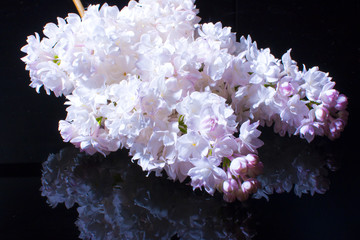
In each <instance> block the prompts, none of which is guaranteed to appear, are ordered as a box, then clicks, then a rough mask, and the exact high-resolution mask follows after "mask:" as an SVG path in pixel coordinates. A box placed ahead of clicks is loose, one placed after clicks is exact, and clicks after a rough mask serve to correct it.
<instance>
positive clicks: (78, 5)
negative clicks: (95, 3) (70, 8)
mask: <svg viewBox="0 0 360 240" xmlns="http://www.w3.org/2000/svg"><path fill="white" fill-rule="evenodd" d="M73 2H74V4H75V7H76V9H77V10H78V12H79V14H80V17H83V16H84V12H85V9H84V6H83V5H82V3H81V0H73Z"/></svg>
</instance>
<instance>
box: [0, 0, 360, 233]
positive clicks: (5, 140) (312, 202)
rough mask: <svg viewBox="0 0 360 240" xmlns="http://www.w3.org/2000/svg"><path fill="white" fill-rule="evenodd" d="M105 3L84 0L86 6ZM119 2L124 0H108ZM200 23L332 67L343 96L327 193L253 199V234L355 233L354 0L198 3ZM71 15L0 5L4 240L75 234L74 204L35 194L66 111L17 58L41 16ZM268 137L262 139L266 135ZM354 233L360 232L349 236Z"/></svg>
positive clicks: (30, 2) (62, 4) (36, 0)
mask: <svg viewBox="0 0 360 240" xmlns="http://www.w3.org/2000/svg"><path fill="white" fill-rule="evenodd" d="M97 3H100V4H102V3H104V1H99V2H97V1H83V4H84V6H87V5H88V4H97ZM108 3H109V5H114V4H117V5H118V6H119V8H121V7H122V6H124V5H125V4H127V2H126V1H108ZM196 4H197V7H198V8H199V9H200V17H202V19H203V20H202V22H209V21H212V22H217V21H222V22H223V25H224V26H231V27H232V28H233V31H235V32H237V33H238V37H240V36H241V35H245V36H246V35H248V34H250V35H251V37H252V39H253V40H255V41H256V42H257V43H258V47H259V48H267V47H269V48H270V49H271V52H272V54H273V55H275V57H277V58H280V57H281V56H282V54H283V53H285V52H286V51H287V50H288V49H289V48H292V52H291V56H292V58H293V59H294V60H296V61H297V62H298V64H299V66H301V65H302V64H305V65H306V66H307V67H312V66H319V67H320V70H322V71H324V72H330V76H332V77H333V79H334V81H336V83H337V84H336V89H337V90H339V91H340V92H341V93H344V94H345V95H347V96H348V98H349V109H348V110H349V112H350V117H349V123H348V126H347V127H346V129H345V131H344V132H343V134H342V136H341V138H340V139H338V140H336V141H334V142H331V141H328V144H329V146H330V147H331V148H333V149H334V151H335V152H336V156H337V158H338V159H337V160H338V161H339V163H340V165H341V167H340V169H339V170H338V171H337V172H335V173H332V174H330V176H329V178H330V180H331V186H330V190H329V191H328V192H327V193H326V194H324V195H318V194H315V195H314V196H303V197H302V198H298V197H296V196H295V195H294V194H293V193H292V192H291V193H289V194H275V195H272V196H271V198H270V201H269V202H266V201H265V200H255V201H252V204H253V205H254V207H255V208H256V209H257V214H258V223H257V227H256V230H257V232H258V234H257V236H256V237H255V239H352V238H351V237H352V236H354V234H357V232H358V228H359V227H360V218H359V216H360V215H359V214H360V211H359V209H360V208H359V204H358V202H359V198H358V195H359V192H360V191H359V183H360V178H359V175H360V174H359V170H360V168H359V167H360V164H359V156H358V148H359V147H358V145H359V144H358V143H359V140H358V134H359V131H358V127H357V125H356V124H357V122H358V121H357V119H358V112H359V105H358V104H359V101H358V95H359V94H358V91H359V90H358V89H359V88H358V87H359V84H358V81H359V80H360V79H359V73H360V72H359V67H360V60H359V45H358V44H359V38H358V36H357V35H358V34H359V30H360V28H359V27H360V25H359V18H358V16H359V14H360V10H359V9H360V7H359V5H360V4H359V1H349V0H343V1H334V2H333V1H325V0H319V1H316V0H314V1H309V2H307V1H300V0H292V1H263V0H261V1H236V0H217V1H216V0H211V1H210V0H199V1H197V3H196ZM69 12H76V9H75V7H74V5H73V3H72V1H71V0H62V1H60V0H59V1H45V0H23V1H19V0H13V1H7V2H6V3H2V5H1V8H0V30H1V44H0V59H1V64H0V73H1V75H0V76H1V88H0V89H1V90H0V111H1V117H0V139H1V140H0V141H1V142H0V239H30V238H32V239H76V238H77V236H78V234H79V233H78V230H77V228H76V226H75V225H74V221H75V220H76V218H77V212H76V210H75V209H70V210H66V209H65V207H63V206H62V205H61V206H58V207H57V208H55V209H51V208H50V207H49V206H48V205H47V204H46V199H44V198H42V197H41V196H40V192H39V188H40V176H41V162H43V161H44V160H46V158H47V156H48V155H49V153H56V152H58V151H59V150H60V149H61V148H63V147H65V146H68V145H67V144H65V143H63V142H62V139H61V137H60V135H59V133H58V130H57V127H58V121H59V120H60V119H64V118H65V116H66V111H65V107H64V105H63V103H64V99H63V98H55V97H54V96H53V95H51V96H47V95H46V94H45V92H44V91H43V90H42V91H41V94H37V93H36V92H35V90H34V89H32V88H30V87H29V86H28V85H29V83H30V80H29V76H28V72H26V71H25V69H24V68H25V65H24V63H22V62H21V60H20V58H21V57H22V56H24V54H23V53H21V52H20V48H21V47H22V46H24V45H25V44H26V37H27V36H28V35H32V34H34V32H39V33H41V32H42V28H43V26H44V25H45V24H46V23H47V22H56V17H58V16H59V17H63V18H64V17H66V16H67V14H68V13H69ZM265 144H266V142H265ZM355 236H356V235H355Z"/></svg>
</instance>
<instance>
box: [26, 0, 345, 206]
mask: <svg viewBox="0 0 360 240" xmlns="http://www.w3.org/2000/svg"><path fill="white" fill-rule="evenodd" d="M197 13H198V11H197V9H196V8H195V5H194V0H139V1H138V2H137V1H130V2H129V4H128V6H127V7H124V8H123V9H122V10H121V11H120V10H119V9H118V8H117V7H110V6H108V5H107V4H105V5H103V6H102V7H101V8H99V6H89V7H88V9H87V11H86V12H85V14H84V16H83V18H80V17H79V16H78V15H76V14H69V15H68V17H67V18H66V19H65V20H64V19H61V18H58V24H57V25H56V24H53V23H49V24H47V25H46V26H45V28H44V35H45V36H46V37H44V38H43V39H41V40H40V37H39V35H38V34H35V36H29V37H28V44H27V45H26V46H24V47H23V48H22V51H23V52H25V53H27V56H25V57H24V58H22V60H23V61H24V62H25V63H26V69H27V70H29V71H30V77H31V84H30V85H31V86H32V87H34V88H36V89H37V91H39V89H40V88H41V87H42V86H43V87H44V89H45V90H46V92H47V93H48V94H49V93H50V92H51V91H52V92H53V93H54V94H55V95H56V96H61V95H65V96H66V98H67V99H68V102H67V104H68V105H70V106H69V107H68V108H67V112H68V114H67V117H66V119H65V120H63V121H60V123H59V130H60V133H61V135H62V137H63V139H64V141H67V142H71V143H73V144H74V145H75V146H77V147H79V148H80V149H82V150H84V151H85V152H87V153H89V154H94V153H96V152H100V153H102V154H103V155H107V154H109V153H110V152H115V151H117V150H118V149H120V148H127V149H129V150H130V154H131V155H132V156H133V160H137V162H138V164H139V165H140V166H141V167H142V169H143V170H144V171H148V172H152V171H154V172H155V173H156V175H161V172H162V171H163V170H165V171H166V173H167V175H168V176H169V178H170V179H173V180H180V181H184V180H185V179H186V178H187V177H190V178H191V185H192V186H193V187H194V189H195V188H202V187H204V188H205V190H206V191H207V192H208V193H210V194H213V193H214V191H215V190H216V189H217V190H219V191H221V192H223V193H224V198H225V200H227V201H233V200H235V199H236V198H237V199H239V200H245V199H247V197H248V196H249V194H251V193H254V192H256V190H257V188H258V186H259V183H258V181H257V180H256V178H255V177H256V176H257V175H258V174H260V173H261V170H262V163H261V162H260V161H259V159H258V157H257V148H259V147H260V146H262V144H263V143H262V141H261V140H259V139H258V137H259V135H260V131H259V130H257V129H256V128H257V127H258V126H259V124H261V125H265V124H267V125H272V124H273V125H274V130H275V132H277V133H279V134H280V135H284V134H285V133H288V134H289V135H292V134H298V135H300V137H302V138H305V139H306V140H307V141H309V142H310V141H311V140H313V138H314V136H315V135H320V136H321V135H326V136H328V137H329V138H331V139H334V138H336V137H338V136H339V133H340V132H341V131H342V130H343V129H344V126H345V124H346V121H347V112H346V110H345V109H346V105H347V99H346V97H345V96H344V95H341V94H339V92H338V91H336V90H335V89H333V87H334V84H335V83H334V82H332V81H331V78H330V77H328V74H326V73H323V72H321V71H319V70H318V68H317V67H314V68H311V69H309V70H306V69H305V68H304V70H303V71H299V69H298V67H297V65H296V62H295V61H293V60H292V59H291V57H290V50H289V51H288V52H287V53H285V54H284V55H283V56H282V59H281V61H280V60H278V59H276V58H275V57H274V56H273V55H271V53H270V50H269V49H258V48H257V45H256V43H255V42H252V40H251V39H250V37H248V38H247V39H246V38H244V37H241V39H240V41H239V42H237V41H236V35H235V33H232V32H231V30H230V28H229V27H224V28H223V27H222V24H221V23H220V22H218V23H216V24H213V23H206V24H199V22H200V18H199V17H197Z"/></svg>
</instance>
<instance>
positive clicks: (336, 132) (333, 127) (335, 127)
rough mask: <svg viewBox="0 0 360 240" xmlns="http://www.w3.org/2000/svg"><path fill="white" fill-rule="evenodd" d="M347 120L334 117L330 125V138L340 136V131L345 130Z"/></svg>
mask: <svg viewBox="0 0 360 240" xmlns="http://www.w3.org/2000/svg"><path fill="white" fill-rule="evenodd" d="M344 127H345V122H344V120H343V119H341V118H337V119H334V120H333V121H332V122H331V123H330V125H329V136H328V137H329V138H330V139H335V138H338V137H339V136H340V133H341V132H342V131H343V130H344Z"/></svg>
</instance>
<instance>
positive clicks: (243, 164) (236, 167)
mask: <svg viewBox="0 0 360 240" xmlns="http://www.w3.org/2000/svg"><path fill="white" fill-rule="evenodd" d="M230 172H231V173H232V174H233V175H234V176H239V175H245V174H246V173H247V161H246V158H244V157H237V158H234V159H233V160H232V161H231V163H230Z"/></svg>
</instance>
